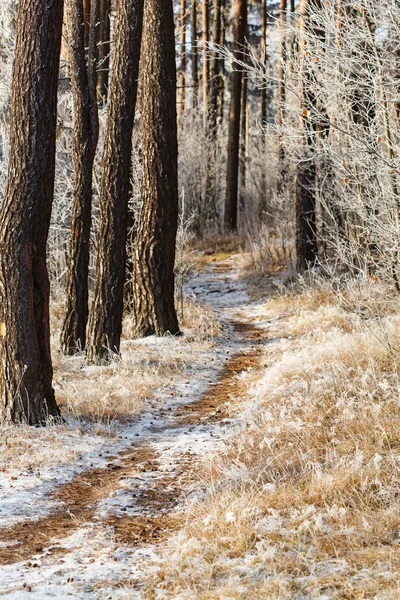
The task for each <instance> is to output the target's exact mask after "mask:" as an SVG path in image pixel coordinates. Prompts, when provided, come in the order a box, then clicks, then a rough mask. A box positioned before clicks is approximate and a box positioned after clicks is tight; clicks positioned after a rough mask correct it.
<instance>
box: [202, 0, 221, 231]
mask: <svg viewBox="0 0 400 600" xmlns="http://www.w3.org/2000/svg"><path fill="white" fill-rule="evenodd" d="M220 39H221V0H214V14H213V36H212V42H213V46H214V48H213V51H212V59H211V67H210V85H209V102H208V118H207V165H206V176H205V186H204V206H203V210H202V230H203V233H204V232H206V231H207V230H208V229H209V228H210V227H212V226H214V227H215V225H216V223H217V222H218V215H217V207H216V187H217V169H216V159H217V134H218V131H217V123H218V121H217V117H218V91H219V72H220V66H219V62H220V60H219V56H218V50H217V48H216V47H217V46H218V45H219V43H220Z"/></svg>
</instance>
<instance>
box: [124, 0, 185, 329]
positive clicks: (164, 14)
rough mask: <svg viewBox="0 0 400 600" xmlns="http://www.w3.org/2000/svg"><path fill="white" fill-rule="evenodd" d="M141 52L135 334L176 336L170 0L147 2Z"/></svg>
mask: <svg viewBox="0 0 400 600" xmlns="http://www.w3.org/2000/svg"><path fill="white" fill-rule="evenodd" d="M142 52H143V63H142V65H143V66H142V86H143V88H142V93H143V96H142V99H143V100H142V115H141V125H142V152H143V187H142V207H141V212H140V218H139V225H138V232H137V237H136V245H135V277H134V316H135V320H136V334H137V335H138V336H146V335H151V334H156V335H164V334H165V333H167V332H169V333H171V334H172V335H176V334H177V333H179V326H178V319H177V316H176V310H175V304H174V291H175V290H174V282H175V278H174V265H175V244H176V232H177V226H178V141H177V123H176V111H175V110H174V107H175V106H176V62H175V42H174V14H173V3H172V0H145V15H144V32H143V48H142Z"/></svg>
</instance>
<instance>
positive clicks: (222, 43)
mask: <svg viewBox="0 0 400 600" xmlns="http://www.w3.org/2000/svg"><path fill="white" fill-rule="evenodd" d="M225 1H226V0H221V7H220V20H221V36H220V40H219V45H220V46H222V47H224V46H225V45H226V27H225V21H226V18H225ZM224 72H225V58H224V57H223V56H222V57H221V58H220V60H219V73H220V75H219V86H218V123H219V125H220V126H222V124H223V122H224V93H225V76H224Z"/></svg>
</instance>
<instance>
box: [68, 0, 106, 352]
mask: <svg viewBox="0 0 400 600" xmlns="http://www.w3.org/2000/svg"><path fill="white" fill-rule="evenodd" d="M66 7H67V19H68V21H67V24H68V38H69V47H70V66H71V85H72V95H73V102H74V138H73V147H72V156H73V161H74V199H73V209H72V218H71V238H70V253H69V261H68V273H67V286H66V296H67V302H66V314H65V319H64V324H63V328H62V332H61V348H62V350H63V352H65V353H66V354H75V353H77V352H80V351H82V350H84V349H85V346H86V326H87V320H88V312H89V308H88V274H89V251H90V226H91V211H92V177H93V163H94V157H95V154H96V147H97V141H98V136H99V120H98V112H97V104H96V59H97V48H96V23H97V7H98V0H92V7H91V8H92V11H91V18H90V33H89V49H88V53H87V61H86V52H85V45H84V26H83V23H84V22H83V10H82V9H83V6H82V0H69V1H68V2H67V4H66Z"/></svg>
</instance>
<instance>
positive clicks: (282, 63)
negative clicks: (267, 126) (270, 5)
mask: <svg viewBox="0 0 400 600" xmlns="http://www.w3.org/2000/svg"><path fill="white" fill-rule="evenodd" d="M286 14H287V0H280V9H279V34H280V45H279V63H278V65H279V66H278V94H277V103H278V111H277V115H276V127H277V129H278V160H279V166H278V179H277V192H278V194H282V192H283V189H284V185H285V179H286V173H285V170H286V169H285V146H284V141H283V131H282V127H283V122H284V118H285V103H286V65H287V48H286V37H287V32H286Z"/></svg>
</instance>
